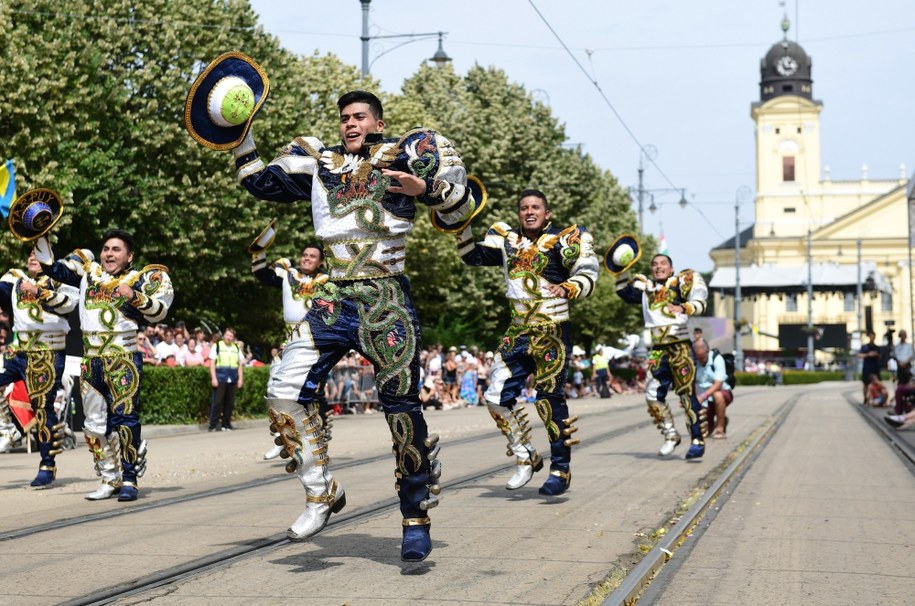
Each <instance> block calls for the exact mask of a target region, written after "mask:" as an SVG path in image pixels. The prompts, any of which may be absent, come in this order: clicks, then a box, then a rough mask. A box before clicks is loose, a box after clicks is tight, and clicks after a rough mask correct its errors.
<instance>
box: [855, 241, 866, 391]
mask: <svg viewBox="0 0 915 606" xmlns="http://www.w3.org/2000/svg"><path fill="white" fill-rule="evenodd" d="M857 245H858V286H857V288H856V290H857V292H856V293H855V294H856V295H857V297H858V342H859V344H863V343H864V335H863V334H862V333H861V331H862V330H863V326H862V325H861V314H862V313H863V311H864V287H863V284H862V282H861V238H858V242H857ZM855 360H856V362H857V363H856V364H855V367H856V369H857V371H858V376H861V366H862V363H863V361H862V360H861V359H860V358H857V357H856V358H855Z"/></svg>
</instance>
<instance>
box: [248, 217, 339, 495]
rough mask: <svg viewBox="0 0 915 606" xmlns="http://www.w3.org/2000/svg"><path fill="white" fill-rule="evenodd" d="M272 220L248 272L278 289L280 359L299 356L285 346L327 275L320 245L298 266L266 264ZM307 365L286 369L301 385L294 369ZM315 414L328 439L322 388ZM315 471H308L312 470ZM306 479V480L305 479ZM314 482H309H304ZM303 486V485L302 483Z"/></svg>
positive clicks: (271, 454) (278, 450)
mask: <svg viewBox="0 0 915 606" xmlns="http://www.w3.org/2000/svg"><path fill="white" fill-rule="evenodd" d="M275 226H276V220H275V219H274V220H273V221H271V222H270V225H269V226H268V227H267V229H265V230H264V231H263V232H261V235H260V236H258V237H257V239H256V240H255V241H254V242H253V243H252V244H251V246H249V247H248V252H249V253H251V271H252V272H253V273H254V276H255V277H256V278H257V280H258V281H259V282H260V283H261V284H263V285H265V286H269V287H271V288H279V289H281V290H282V292H283V319H284V320H285V321H286V343H285V344H284V345H283V356H284V357H285V356H287V355H299V356H301V355H302V353H303V352H304V349H302V348H293V350H292V352H291V353H290V352H287V349H288V347H289V343H290V342H292V341H297V340H299V339H302V338H303V337H304V331H305V330H307V328H306V325H305V324H304V322H305V314H307V313H308V310H309V309H311V298H312V297H313V296H314V294H315V290H316V289H317V288H318V287H319V286H321V285H322V284H324V283H325V282H327V280H328V278H329V276H328V275H327V274H324V273H321V263H322V262H323V261H324V249H323V248H321V245H320V244H316V243H308V244H306V245H305V246H304V247H303V248H302V255H301V257H300V258H299V267H298V268H296V267H294V266H293V265H292V262H291V261H290V260H289V259H285V258H284V259H277V260H276V261H274V262H273V263H272V264H270V265H268V264H267V250H268V249H269V248H270V247H271V246H273V241H274V236H275V233H276V232H275ZM306 365H307V360H304V359H300V360H299V361H298V362H297V363H295V364H293V363H292V362H287V366H286V369H287V370H288V371H292V372H293V375H295V376H297V377H298V379H299V380H300V381H301V382H302V383H303V384H304V382H305V379H306V374H305V373H301V374H298V375H296V374H295V372H294V371H293V368H294V367H299V368H302V367H304V366H306ZM279 368H280V364H279V363H276V364H271V366H270V372H271V374H272V373H273V372H276V371H278V370H279ZM316 397H317V400H318V409H319V410H318V414H319V419H318V420H319V421H320V422H321V425H322V429H323V433H324V439H325V441H328V440H330V417H329V406H328V404H327V398H326V397H325V395H324V389H319V390H318V393H317V396H316ZM273 435H274V438H280V434H279V433H278V432H274V434H273ZM275 442H276V445H275V446H274V447H273V448H272V449H270V450H269V451H267V453H266V454H264V459H267V460H270V459H275V458H276V457H278V456H280V455H281V454H283V453H285V452H286V451H285V449H284V447H283V440H282V439H281V438H280V439H278V440H275ZM314 469H315V468H312V471H313V470H314ZM306 479H307V478H306ZM307 480H308V481H312V482H314V480H313V479H307ZM306 485H307V484H306Z"/></svg>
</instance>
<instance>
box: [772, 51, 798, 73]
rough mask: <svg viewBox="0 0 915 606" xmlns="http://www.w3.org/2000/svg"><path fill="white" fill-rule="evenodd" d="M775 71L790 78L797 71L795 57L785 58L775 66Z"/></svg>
mask: <svg viewBox="0 0 915 606" xmlns="http://www.w3.org/2000/svg"><path fill="white" fill-rule="evenodd" d="M775 71H777V72H778V73H780V74H781V75H783V76H790V75H792V74H794V72H796V71H797V61H795V59H794V57H788V56H784V57H782V58H781V59H779V60H778V62H777V63H776V64H775Z"/></svg>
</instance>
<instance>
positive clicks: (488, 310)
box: [389, 65, 638, 348]
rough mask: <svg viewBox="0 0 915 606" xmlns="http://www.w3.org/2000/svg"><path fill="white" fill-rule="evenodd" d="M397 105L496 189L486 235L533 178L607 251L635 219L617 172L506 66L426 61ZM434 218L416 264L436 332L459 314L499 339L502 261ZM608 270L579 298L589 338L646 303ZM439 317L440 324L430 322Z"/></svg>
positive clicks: (467, 336)
mask: <svg viewBox="0 0 915 606" xmlns="http://www.w3.org/2000/svg"><path fill="white" fill-rule="evenodd" d="M417 99H421V100H422V103H417V102H416V100H417ZM390 107H391V108H392V109H391V111H390V114H391V117H390V120H389V123H390V124H391V125H392V126H394V127H395V128H396V127H402V128H403V127H405V125H407V124H409V125H415V124H427V125H430V126H433V127H434V128H437V129H439V130H440V131H441V132H442V133H443V134H445V135H446V136H447V137H449V138H450V139H451V140H452V141H454V142H458V143H459V151H460V153H461V157H462V159H463V160H464V163H465V165H466V167H467V171H468V173H469V174H473V175H476V176H478V177H480V178H481V179H482V180H483V182H484V184H486V186H487V188H488V190H489V198H490V203H489V207H488V208H487V209H486V210H485V211H484V212H483V213H482V214H481V215H480V217H479V218H478V219H477V220H476V221H475V225H474V233H475V235H476V236H477V238H478V239H482V237H483V235H484V234H485V232H486V229H487V228H488V227H489V226H490V225H491V224H492V223H494V222H495V221H505V222H507V223H509V224H510V225H514V224H516V223H517V210H516V209H517V206H516V204H517V196H518V193H519V192H520V191H522V190H523V189H526V188H529V187H536V188H538V189H541V190H543V191H544V192H545V193H546V194H547V197H548V198H549V199H550V201H551V206H552V208H553V215H554V218H555V220H556V221H557V223H558V224H562V225H566V224H569V223H573V222H575V223H580V224H583V225H586V226H587V227H588V228H589V230H590V231H591V232H592V234H593V235H594V241H595V253H596V254H598V255H601V254H603V251H604V250H605V249H606V247H607V246H608V245H609V243H610V240H611V236H612V235H614V234H617V233H620V232H622V231H631V230H632V229H633V227H634V224H635V217H634V215H633V213H632V211H631V209H630V205H629V200H628V197H627V195H626V193H625V192H624V191H623V190H622V189H620V187H619V185H618V183H617V181H616V179H615V178H614V177H613V176H612V175H611V174H610V173H609V171H604V170H602V169H600V168H599V167H598V166H597V165H596V164H595V163H594V161H593V160H592V158H591V157H590V156H588V155H586V154H583V153H582V152H581V150H580V149H575V150H571V149H567V148H565V147H563V144H564V142H565V140H566V136H565V131H564V128H563V126H562V125H561V124H560V123H559V121H558V120H557V119H556V118H555V117H554V116H553V115H552V113H551V112H550V109H549V108H548V107H547V106H545V105H544V104H542V103H538V102H535V101H534V100H533V98H532V96H531V95H530V94H529V93H528V92H527V91H526V90H525V89H524V87H523V86H521V85H519V84H517V83H512V82H510V81H509V79H508V76H507V74H505V72H504V71H502V70H499V69H495V68H483V67H480V66H475V67H473V68H471V70H470V71H469V72H468V74H467V75H466V76H465V77H463V78H461V77H460V76H458V75H457V74H455V72H454V71H453V69H452V68H451V67H450V66H446V67H445V68H438V67H430V66H426V65H424V66H421V67H420V69H419V70H418V71H417V73H416V74H415V75H414V76H413V77H411V78H410V79H408V80H407V81H406V82H405V83H404V86H403V95H402V96H401V97H400V98H394V99H392V100H391V102H390ZM425 225H426V223H425V222H424V221H420V222H418V227H417V234H416V235H417V236H421V238H422V247H421V248H419V249H418V250H417V247H416V246H415V242H416V238H414V240H413V242H414V245H413V248H412V249H411V258H410V260H409V266H408V272H409V274H410V277H411V280H412V281H413V284H414V297H415V299H416V301H417V307H418V308H419V309H420V312H421V315H420V317H421V318H423V319H424V322H426V324H424V328H425V331H426V335H427V341H428V340H429V338H428V337H429V336H430V335H431V336H433V337H434V336H437V335H439V334H447V327H448V325H447V323H449V322H450V323H453V324H454V325H456V326H458V327H459V328H460V330H462V331H464V338H463V339H461V340H462V341H467V342H476V343H478V344H481V345H484V346H485V347H487V348H491V347H494V346H495V345H496V341H497V339H498V336H499V335H501V331H502V330H501V329H504V327H505V325H506V324H507V322H508V320H509V313H508V306H507V305H506V303H505V295H504V292H505V286H504V282H503V276H502V272H501V270H500V269H498V268H468V267H465V266H463V264H461V263H460V262H459V261H458V260H457V255H456V253H455V249H454V242H453V240H452V239H451V238H446V237H441V236H439V237H438V238H437V239H436V238H433V239H426V234H427V233H428V234H430V235H433V236H434V235H435V234H434V233H432V230H431V229H427V228H426V227H425ZM602 278H603V279H602V280H600V281H599V283H598V284H599V286H598V290H597V292H595V293H594V295H592V297H590V298H589V299H586V300H583V301H576V302H575V303H574V304H573V306H572V308H573V318H574V319H575V322H576V329H577V330H578V331H579V334H580V335H581V337H582V338H583V339H584V342H586V343H588V344H590V343H591V342H593V341H594V340H596V339H601V340H609V339H610V338H613V337H618V336H621V335H622V334H624V333H626V332H630V331H631V330H632V329H633V328H634V327H635V326H637V323H638V313H637V310H632V309H630V308H629V307H627V306H624V305H622V304H621V302H620V301H619V300H618V298H617V297H616V296H615V294H614V292H613V288H612V282H613V281H612V279H611V277H610V276H609V274H606V273H605V274H604V276H603V277H602ZM430 311H431V314H430V313H429V312H430ZM429 318H434V319H435V321H436V323H437V324H439V325H438V326H430V325H429V320H428V319H429ZM450 342H453V341H450Z"/></svg>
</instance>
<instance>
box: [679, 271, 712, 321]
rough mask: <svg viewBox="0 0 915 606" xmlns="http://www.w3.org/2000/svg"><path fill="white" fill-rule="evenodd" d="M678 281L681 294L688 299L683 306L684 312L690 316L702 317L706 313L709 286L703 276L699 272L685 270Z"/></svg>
mask: <svg viewBox="0 0 915 606" xmlns="http://www.w3.org/2000/svg"><path fill="white" fill-rule="evenodd" d="M678 279H679V283H680V294H681V296H682V297H683V298H684V299H686V301H684V302H683V304H682V307H683V311H684V312H685V313H686V315H688V316H701V315H702V314H703V313H705V306H706V301H707V300H708V286H706V284H705V279H703V277H702V274H700V273H699V272H698V271H693V270H691V269H685V270H683V271H681V272H680V274H679V276H678Z"/></svg>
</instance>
